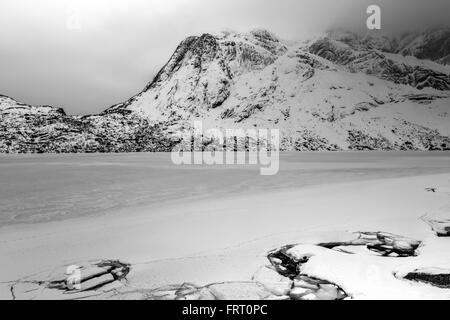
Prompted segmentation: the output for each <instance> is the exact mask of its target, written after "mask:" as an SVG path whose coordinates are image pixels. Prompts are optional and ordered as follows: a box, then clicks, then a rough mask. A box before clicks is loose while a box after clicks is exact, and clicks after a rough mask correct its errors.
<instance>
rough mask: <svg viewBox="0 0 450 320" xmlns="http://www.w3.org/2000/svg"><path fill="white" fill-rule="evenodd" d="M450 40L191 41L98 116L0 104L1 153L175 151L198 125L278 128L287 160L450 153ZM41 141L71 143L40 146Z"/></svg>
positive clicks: (257, 37)
mask: <svg viewBox="0 0 450 320" xmlns="http://www.w3.org/2000/svg"><path fill="white" fill-rule="evenodd" d="M447 32H448V30H447V29H445V30H441V31H436V30H435V31H433V32H431V31H430V32H428V33H426V34H423V35H416V36H410V39H409V40H408V41H406V40H404V39H403V42H402V40H401V39H400V40H396V41H398V43H396V44H395V45H393V44H392V43H394V42H392V40H390V39H387V38H383V37H379V36H377V37H372V38H370V37H368V36H357V35H354V34H352V33H345V32H344V33H343V32H335V33H332V32H331V33H330V32H329V33H327V34H325V35H322V36H320V37H315V38H312V39H307V40H304V41H298V42H288V41H284V40H281V39H279V38H278V37H277V36H275V35H274V34H273V33H271V32H269V31H267V30H263V29H258V30H253V31H251V32H249V33H237V32H225V33H221V34H217V35H213V34H203V35H201V36H192V37H188V38H186V39H185V40H183V41H182V42H181V43H180V44H179V46H178V47H177V48H176V50H175V51H174V53H173V55H172V56H171V57H170V59H169V60H168V62H167V63H166V64H165V65H164V66H163V67H162V68H161V70H160V71H159V72H158V74H157V75H156V76H155V77H154V78H153V79H152V80H151V81H150V82H149V83H148V84H147V85H146V86H145V87H144V89H143V90H142V91H141V92H139V93H138V94H136V95H135V96H133V97H131V98H130V99H128V100H126V101H124V102H122V103H119V104H116V105H114V106H111V107H109V108H107V109H105V111H103V112H102V113H100V114H98V115H89V116H68V115H66V114H65V113H64V111H63V110H62V109H61V110H60V111H56V110H59V109H58V108H54V109H48V108H52V107H48V106H47V107H46V108H47V109H46V110H47V113H48V116H45V112H43V111H44V110H41V111H42V112H37V111H36V110H37V109H36V108H38V107H33V106H28V105H23V104H22V106H20V105H21V104H20V103H18V102H14V100H13V99H11V98H9V99H11V100H8V99H6V98H4V99H3V100H2V99H1V98H0V112H1V113H0V115H1V119H0V120H1V121H0V152H129V151H170V149H171V148H172V147H173V146H174V145H176V144H177V143H179V142H180V140H181V138H182V136H181V135H180V132H182V131H183V130H186V129H189V128H190V127H191V123H192V121H194V120H202V121H203V123H204V127H205V128H243V129H249V128H279V129H280V130H281V133H282V137H283V138H282V141H281V149H282V150H299V151H302V150H450V139H449V136H450V128H449V127H450V126H449V123H450V122H449V113H450V110H449V109H450V108H449V105H450V66H448V65H447V64H446V63H447V60H446V54H447V51H446V50H447V46H448V39H447V37H446V36H442V34H443V35H447ZM436 34H438V35H439V37H438V36H436ZM419 38H420V39H421V41H422V42H421V43H422V45H419V44H418V43H419V41H418V40H417V39H419ZM430 39H431V40H430ZM436 39H441V40H436ZM427 41H432V42H433V43H434V47H436V43H441V47H442V48H441V49H440V50H434V51H437V52H439V55H434V56H432V57H429V58H430V59H418V58H417V57H413V56H406V57H405V56H403V53H405V52H406V53H411V54H415V55H417V56H424V55H425V56H426V54H425V53H424V51H423V50H422V49H420V48H422V47H423V43H427ZM399 43H401V45H400V44H399ZM406 48H408V49H407V50H409V51H405V50H406ZM413 49H414V50H413ZM428 55H429V54H428ZM432 60H434V61H432ZM14 103H15V104H14ZM14 106H16V107H14ZM20 108H22V109H23V108H25V109H26V110H28V111H27V112H28V113H26V116H25V115H24V113H23V112H22V113H20V112H19V111H18V110H19V109H20ZM33 108H34V109H33ZM14 109H17V110H16V111H17V112H12V110H14ZM25 109H23V110H25ZM23 110H22V111H23ZM12 119H13V120H12ZM14 121H15V124H13V122H14ZM58 121H59V122H58ZM18 124H21V125H22V126H23V128H20V126H19V125H18ZM39 124H44V126H43V127H42V126H41V127H39ZM55 128H59V130H56V129H55ZM65 130H66V131H67V132H65ZM42 131H43V132H44V133H45V134H46V135H47V136H49V137H52V139H53V140H55V137H56V138H57V139H56V140H58V139H62V140H63V141H64V143H63V144H62V145H61V146H60V145H58V144H57V143H51V141H45V140H43V141H42V143H40V142H39V141H40V140H39V139H38V140H37V142H36V137H39V135H40V134H42ZM24 132H25V133H24ZM27 132H28V133H27ZM70 141H72V142H70Z"/></svg>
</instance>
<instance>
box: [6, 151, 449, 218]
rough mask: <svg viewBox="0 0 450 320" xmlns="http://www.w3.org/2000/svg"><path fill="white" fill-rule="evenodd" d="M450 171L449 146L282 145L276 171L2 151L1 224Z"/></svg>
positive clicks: (153, 158) (151, 158) (159, 157)
mask: <svg viewBox="0 0 450 320" xmlns="http://www.w3.org/2000/svg"><path fill="white" fill-rule="evenodd" d="M448 172H450V153H448V152H446V153H422V152H418V153H414V152H411V153H409V152H401V153H398V152H373V153H361V152H358V153H356V152H349V153H285V154H282V155H281V160H280V171H279V173H278V174H277V175H275V176H261V175H260V174H259V167H257V166H228V167H225V166H176V165H174V164H172V162H171V159H170V154H169V153H166V154H164V153H156V154H150V153H146V154H80V155H78V154H77V155H1V156H0V226H5V225H11V224H17V223H33V222H45V221H51V220H61V219H67V218H75V217H79V216H87V215H98V214H105V213H107V212H111V211H115V210H119V209H123V208H130V209H132V208H133V207H137V206H148V207H150V208H155V209H157V208H158V206H163V205H165V204H168V203H177V202H180V201H186V200H188V199H192V200H196V199H206V198H219V197H227V196H231V195H236V194H241V195H242V194H245V193H248V194H250V193H257V192H260V191H267V190H275V189H282V188H284V189H293V188H298V187H304V186H310V185H318V184H329V183H335V182H347V181H359V180H369V179H378V178H390V177H406V176H414V175H425V174H427V175H428V174H438V173H448Z"/></svg>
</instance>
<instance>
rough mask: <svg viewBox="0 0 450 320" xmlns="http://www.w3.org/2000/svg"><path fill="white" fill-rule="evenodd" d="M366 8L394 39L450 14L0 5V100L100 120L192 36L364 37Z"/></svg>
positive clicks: (307, 0)
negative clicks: (348, 31)
mask: <svg viewBox="0 0 450 320" xmlns="http://www.w3.org/2000/svg"><path fill="white" fill-rule="evenodd" d="M369 4H378V5H380V7H381V9H382V28H383V30H384V31H385V32H390V33H392V32H394V33H395V32H402V31H406V30H413V29H421V28H426V27H431V26H433V25H434V24H446V23H448V22H447V20H448V15H449V12H450V1H449V0H428V1H425V0H421V1H420V0H371V1H369V0H367V1H366V0H78V1H74V0H72V1H69V0H39V1H36V0H1V1H0V94H5V95H8V96H11V97H13V98H15V99H16V100H19V101H22V102H25V103H29V104H49V105H55V106H61V107H63V108H64V109H65V110H66V112H68V113H71V114H90V113H97V112H99V111H101V110H103V109H105V108H107V107H109V106H110V105H112V104H114V103H117V102H121V101H124V100H126V99H128V98H129V97H130V96H132V95H133V94H135V93H137V92H139V91H140V90H141V89H142V88H143V87H144V86H145V84H146V83H147V82H149V81H150V80H151V78H152V76H153V75H154V74H155V73H156V72H157V71H158V70H159V69H160V68H161V67H162V66H163V64H164V63H165V62H166V61H167V60H168V59H169V57H170V55H171V54H172V53H173V50H174V49H175V48H176V46H177V44H178V43H179V42H180V41H181V40H183V39H184V38H185V37H186V36H189V35H199V34H201V33H205V32H216V31H221V30H225V29H233V30H237V31H248V30H251V29H253V28H260V27H262V28H266V29H269V30H271V31H273V32H274V33H276V34H277V35H279V36H280V37H282V38H286V39H296V38H299V37H301V36H302V35H304V34H307V33H310V32H320V31H324V30H326V29H328V28H331V27H335V26H339V27H344V28H352V29H362V30H363V29H364V28H365V21H366V18H367V15H366V8H367V6H368V5H369ZM77 17H78V18H77Z"/></svg>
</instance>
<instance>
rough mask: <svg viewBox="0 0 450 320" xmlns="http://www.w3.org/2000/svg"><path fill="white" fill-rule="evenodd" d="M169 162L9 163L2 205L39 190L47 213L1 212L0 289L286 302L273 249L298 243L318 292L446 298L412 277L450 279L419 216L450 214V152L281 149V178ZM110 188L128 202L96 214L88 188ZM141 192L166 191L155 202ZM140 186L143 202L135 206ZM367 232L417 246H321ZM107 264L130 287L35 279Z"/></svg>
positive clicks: (440, 247) (440, 241) (447, 242)
mask: <svg viewBox="0 0 450 320" xmlns="http://www.w3.org/2000/svg"><path fill="white" fill-rule="evenodd" d="M77 157H78V158H77ZM165 157H166V155H142V156H140V155H129V156H125V155H116V156H111V155H110V156H103V158H102V156H91V158H89V157H88V156H72V157H62V158H61V157H57V156H54V157H53V158H52V157H51V156H45V157H41V158H39V157H37V156H33V157H25V158H19V157H15V158H12V157H2V158H1V162H0V166H2V170H1V172H0V175H1V176H2V180H1V181H2V182H1V188H2V192H1V193H0V195H1V198H0V200H1V207H2V210H4V208H5V206H7V207H8V208H14V200H13V199H20V204H21V205H22V206H27V205H28V206H30V208H32V207H33V206H35V205H36V203H37V201H38V200H37V199H36V198H35V197H32V196H31V194H32V193H33V192H36V193H38V192H41V194H40V197H41V199H43V200H42V201H43V202H44V203H43V205H44V204H45V205H47V207H48V212H49V214H48V215H47V216H44V218H42V217H43V215H39V216H36V217H33V216H32V212H30V213H29V215H28V216H29V217H30V219H29V220H24V221H21V220H18V221H19V222H27V223H21V224H13V223H12V221H13V220H11V217H14V212H12V213H9V212H4V211H3V212H2V215H7V217H8V219H6V218H4V217H3V218H2V221H6V222H5V223H4V226H3V227H1V229H0V230H1V231H0V256H1V257H2V258H1V260H2V263H1V267H0V271H1V272H0V282H1V283H2V284H1V287H0V288H1V289H0V297H1V298H4V299H8V298H12V297H13V294H14V296H15V297H16V298H19V299H20V298H59V299H60V298H76V297H80V296H81V297H91V298H94V297H95V298H132V299H137V298H155V296H157V295H167V297H168V296H169V295H170V294H171V293H170V291H171V290H172V289H173V290H172V291H174V292H175V291H177V290H176V288H178V289H179V286H178V287H177V286H174V287H166V286H167V285H177V284H178V285H180V284H183V283H191V284H192V285H185V286H184V287H183V288H184V289H186V290H187V291H191V292H194V293H195V294H194V296H195V297H196V298H198V297H201V296H202V295H203V296H202V297H204V298H212V297H219V298H285V297H287V295H289V292H287V291H286V290H288V291H289V290H290V291H291V293H290V296H291V297H292V295H293V291H292V290H293V288H295V287H293V282H292V281H291V279H289V278H288V277H283V276H282V275H280V274H279V273H277V272H275V270H274V268H273V267H274V266H273V265H270V263H269V260H268V259H267V256H268V254H269V252H271V251H272V250H275V251H277V250H280V248H283V247H284V246H286V245H291V244H293V245H294V246H293V247H292V248H290V249H289V250H288V253H289V255H290V257H298V258H299V259H300V260H301V259H302V257H308V259H306V260H304V261H303V262H304V263H299V264H300V265H301V274H302V275H307V276H309V277H312V278H314V279H320V280H321V281H327V282H329V283H330V284H329V285H328V284H327V285H324V284H322V286H324V287H327V288H331V289H330V290H333V289H332V288H333V287H332V286H333V285H336V286H338V287H339V288H340V289H342V290H343V291H344V292H345V294H346V295H348V296H349V298H353V299H366V298H374V299H381V298H384V299H401V298H407V299H408V298H422V299H428V298H439V299H449V298H450V290H449V289H443V288H438V287H436V286H432V285H431V284H426V283H419V282H415V281H409V280H405V279H402V276H404V275H406V274H408V273H410V272H412V271H414V270H416V269H421V270H422V269H423V268H426V270H430V268H432V269H433V270H435V268H441V269H443V272H444V271H446V272H447V273H449V270H450V253H449V252H450V251H449V250H448V249H449V248H450V239H449V238H446V237H437V236H436V234H435V233H434V232H433V231H432V230H431V228H430V226H429V225H428V224H426V223H425V222H424V221H422V220H421V219H420V217H422V216H423V215H424V214H427V213H428V214H430V215H433V214H435V213H436V212H438V213H439V214H440V216H441V215H442V214H444V215H445V212H450V193H449V188H450V161H449V160H450V155H449V154H448V153H447V154H445V153H438V154H433V153H426V154H425V153H419V154H414V153H412V154H411V153H401V154H396V153H372V154H347V153H337V154H334V153H328V154H285V155H283V156H282V160H281V167H280V169H281V170H280V174H279V175H278V176H275V177H261V176H258V172H259V171H258V170H257V168H249V169H247V168H245V167H241V168H238V169H233V168H229V169H225V168H208V167H174V166H172V165H171V164H170V163H168V162H167V161H165V159H168V158H165ZM133 158H134V162H133V161H132V159H133ZM87 159H88V160H87ZM151 160H153V161H151ZM6 167H7V170H6ZM120 168H122V169H120ZM4 169H5V170H4ZM38 169H42V170H46V171H44V172H45V174H46V175H47V176H48V179H47V180H45V181H41V180H40V179H42V176H41V175H42V171H41V172H39V170H38ZM33 170H35V171H33ZM102 170H103V171H102ZM105 170H107V171H108V172H109V173H110V174H112V176H109V178H108V179H109V180H108V179H107V178H106V175H105ZM134 170H135V171H134ZM98 171H100V172H102V175H101V176H100V175H99V174H97V173H98ZM139 171H140V172H141V175H140V176H139V175H137V172H139ZM30 172H33V174H32V175H31V176H30ZM63 172H66V173H67V172H71V175H69V176H64V174H63ZM81 172H84V173H85V175H84V176H80V175H81ZM149 172H153V173H151V174H150V173H149ZM27 173H28V174H27ZM114 174H117V175H118V176H116V178H115V176H114ZM8 175H9V176H8ZM52 175H53V176H52ZM6 177H8V180H6ZM62 177H64V179H65V180H64V181H57V180H58V179H61V178H62ZM99 177H100V178H99ZM119 177H120V179H118V178H119ZM132 177H136V181H133V179H132ZM138 177H140V179H139V178H138ZM180 177H183V178H180ZM13 178H15V179H13ZM99 179H100V180H99ZM102 179H104V180H102ZM119 180H120V181H119ZM4 181H5V182H4ZM181 182H184V183H185V185H183V186H181V185H180V183H181ZM72 183H73V184H74V185H71V184H72ZM120 183H123V185H122V186H121V185H120ZM7 184H8V185H7ZM114 184H115V189H114V190H116V192H117V193H118V194H120V195H121V196H122V197H121V198H120V197H118V196H117V194H111V195H110V197H111V198H118V199H116V200H117V202H119V205H118V206H116V207H114V209H110V208H107V209H106V210H103V211H102V210H98V208H97V209H96V210H92V211H90V210H88V209H89V208H88V209H86V206H88V205H90V206H92V205H93V204H95V203H96V202H94V201H93V200H91V198H89V196H88V195H89V193H92V199H95V198H98V199H97V200H98V201H99V202H100V201H104V203H107V202H108V201H109V199H108V198H107V196H108V193H109V192H110V191H111V190H112V186H111V185H114ZM68 185H69V186H68ZM8 186H9V187H8ZM101 187H103V188H104V190H103V191H100V190H98V189H99V188H101ZM140 187H141V188H147V189H145V190H146V191H147V192H149V191H152V190H153V191H154V192H158V193H157V195H156V196H153V197H152V196H151V195H147V197H145V195H144V193H143V191H142V190H138V188H140ZM428 187H436V190H434V191H437V192H432V191H427V190H426V188H428ZM8 188H9V189H8ZM14 188H15V190H13V189H14ZM39 188H42V189H39ZM71 188H74V189H71ZM77 188H78V189H77ZM152 188H153V189H152ZM96 190H97V191H96ZM188 190H191V191H192V190H196V191H192V192H188ZM13 191H15V192H13ZM77 191H78V192H80V193H82V194H83V195H84V198H81V200H80V201H81V203H72V202H71V201H73V200H71V199H72V193H71V192H74V193H76V192H77ZM96 192H98V193H96ZM52 193H54V195H53V198H52V196H51V194H52ZM135 193H137V194H138V195H139V197H138V198H139V199H141V201H139V203H138V204H139V205H130V204H129V202H127V201H132V200H133V199H134V198H133V196H134V194H135ZM206 193H208V195H209V196H207V195H206ZM24 195H25V196H24ZM162 195H164V196H162ZM176 195H178V199H177V196H176ZM165 196H167V197H165ZM21 197H24V198H21ZM36 197H37V196H36ZM64 197H68V198H67V201H68V203H69V204H71V205H74V206H75V207H78V209H74V210H73V211H71V212H76V213H73V214H71V216H70V217H69V218H70V219H66V218H68V217H67V216H64V217H61V216H60V215H58V214H57V213H58V212H59V211H58V209H55V208H59V207H58V204H59V203H64V199H65V198H64ZM104 198H105V199H104ZM83 199H85V200H86V202H84V203H83V201H84V200H83ZM123 199H127V201H124V200H123ZM27 201H30V202H28V203H27ZM120 201H123V202H120ZM16 208H17V210H20V207H19V206H17V207H16ZM61 208H64V207H61ZM30 211H32V210H30ZM40 211H41V212H44V211H45V210H44V209H42V208H41V209H40ZM77 211H78V212H77ZM84 211H86V212H84ZM108 211H111V212H108ZM96 213H101V214H96ZM28 216H27V217H28ZM447 218H448V216H447ZM45 220H53V221H47V222H42V221H45ZM33 221H34V222H35V223H31V222H33ZM36 221H41V222H40V223H37V222H36ZM13 222H14V221H13ZM16 222H17V221H16ZM6 224H9V225H6ZM360 231H361V232H377V231H382V232H389V233H393V234H396V235H400V236H402V237H408V238H412V239H416V240H418V241H420V242H421V244H420V246H419V247H418V248H417V249H416V250H415V252H414V255H410V256H409V255H408V256H405V257H394V256H382V255H380V254H378V253H375V252H374V251H372V250H368V249H367V247H366V246H356V245H349V246H347V245H346V246H338V247H337V248H333V249H330V248H325V247H323V246H317V244H318V243H329V242H336V241H344V242H345V241H349V239H350V240H352V238H354V237H355V234H353V232H360ZM402 241H403V240H402ZM399 243H400V242H399ZM295 244H297V245H295ZM400 244H401V245H403V247H404V246H405V244H404V241H403V242H401V243H400ZM272 252H273V251H272ZM101 259H120V261H123V262H127V263H129V264H130V265H131V271H130V273H129V274H127V281H125V280H122V281H121V282H119V281H115V282H114V283H110V284H109V285H108V286H107V287H102V288H100V289H97V290H89V291H85V292H81V293H75V294H73V293H72V294H67V293H63V291H61V290H57V289H49V288H48V287H46V286H42V285H40V284H39V285H38V284H37V282H38V281H44V282H45V281H48V280H49V278H53V277H55V273H56V274H58V272H60V271H61V270H64V268H65V267H66V266H68V265H72V264H78V265H83V264H85V263H86V262H87V261H98V260H101ZM300 260H298V261H297V262H299V261H300ZM267 267H269V268H267ZM433 272H434V271H433ZM60 274H62V275H63V274H64V272H63V271H61V272H60ZM108 275H109V274H108ZM396 276H397V277H396ZM19 280H20V281H19ZM295 281H297V282H298V281H299V280H298V279H297V280H295ZM295 281H294V282H295ZM11 286H12V287H13V290H12V291H11ZM203 286H208V287H206V288H207V289H205V288H203V289H201V288H202V287H203ZM162 287H165V288H163V289H161V288H162ZM158 288H159V289H158ZM174 288H175V289H174ZM199 288H200V289H199ZM274 288H276V290H274ZM154 289H157V290H156V291H154ZM202 290H203V291H202ZM301 290H303V289H298V288H297V289H296V292H297V293H298V291H301ZM181 291H182V290H181ZM199 291H201V292H202V294H199ZM275 291H276V293H277V294H275V293H274V292H275ZM167 292H169V293H167ZM326 293H329V292H328V291H327V292H326ZM175 296H176V295H175ZM178 296H180V290H178Z"/></svg>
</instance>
